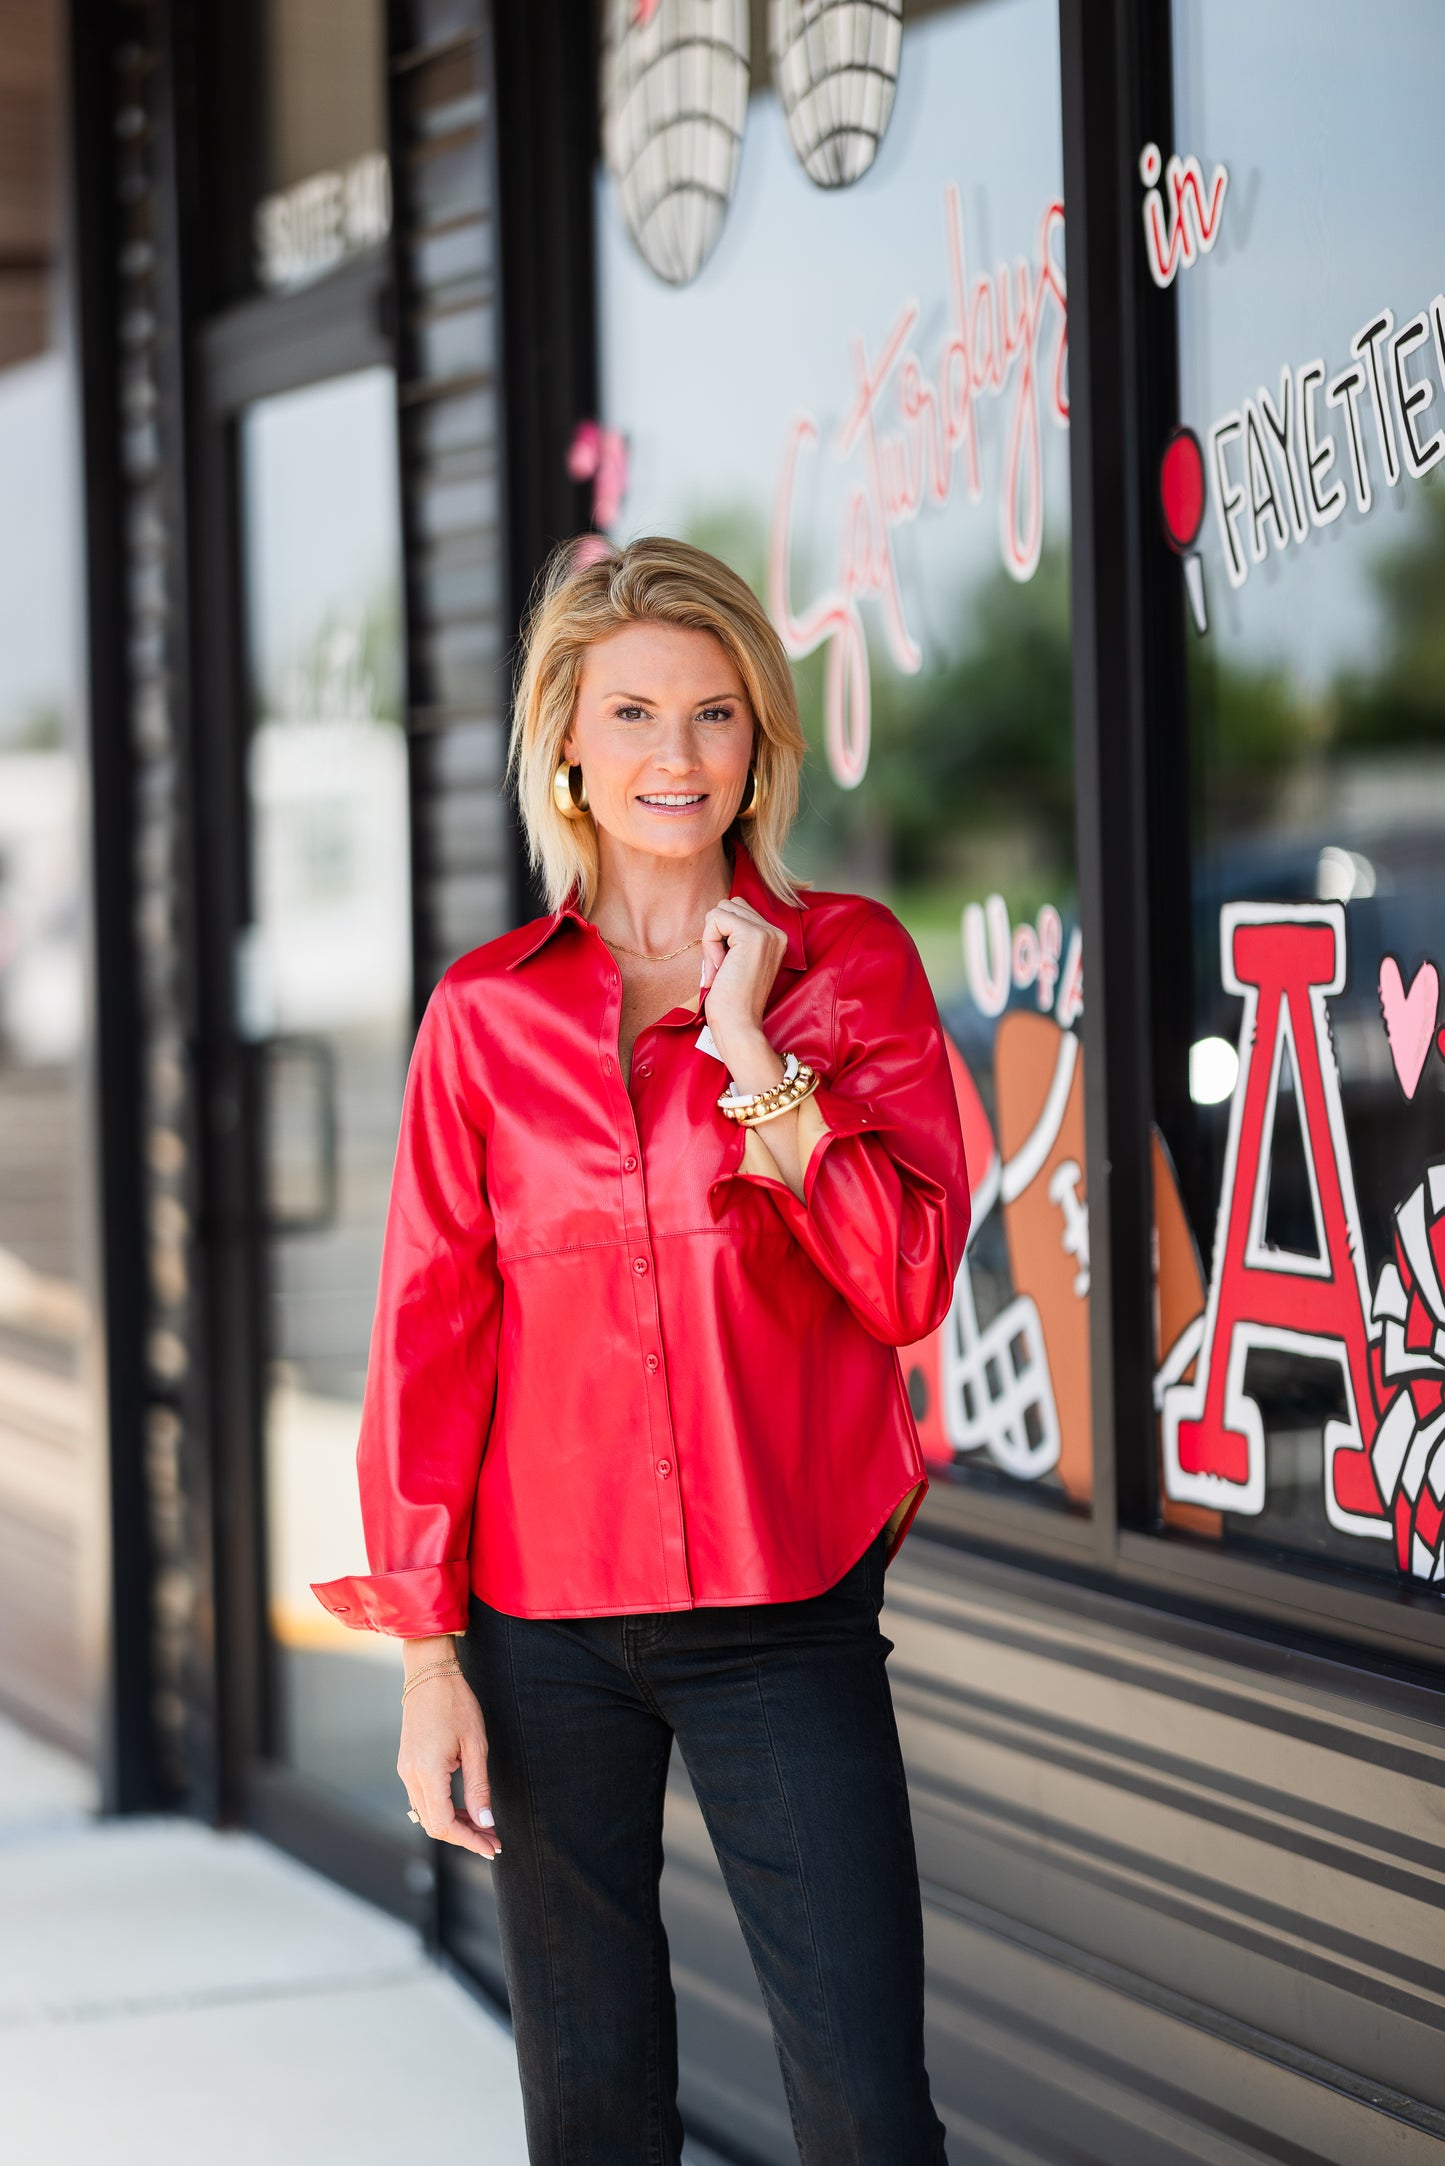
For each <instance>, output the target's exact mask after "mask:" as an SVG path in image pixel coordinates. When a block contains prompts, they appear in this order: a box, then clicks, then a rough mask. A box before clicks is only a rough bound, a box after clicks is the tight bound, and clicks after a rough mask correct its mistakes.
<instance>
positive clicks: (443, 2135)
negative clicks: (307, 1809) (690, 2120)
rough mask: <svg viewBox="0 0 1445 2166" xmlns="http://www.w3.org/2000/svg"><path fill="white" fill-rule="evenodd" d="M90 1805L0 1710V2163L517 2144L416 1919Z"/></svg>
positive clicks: (698, 2165) (510, 2103)
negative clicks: (411, 1924) (395, 1916)
mask: <svg viewBox="0 0 1445 2166" xmlns="http://www.w3.org/2000/svg"><path fill="white" fill-rule="evenodd" d="M95 1805H96V1800H95V1786H94V1783H93V1781H92V1779H91V1776H90V1774H89V1772H88V1770H87V1769H85V1768H84V1767H83V1766H81V1764H80V1763H79V1762H78V1761H76V1760H73V1759H71V1758H70V1757H69V1756H68V1755H67V1754H65V1753H62V1752H57V1751H55V1750H54V1749H53V1748H52V1747H50V1746H48V1745H43V1744H40V1743H39V1742H37V1741H36V1740H35V1739H34V1738H31V1737H29V1736H27V1735H26V1734H25V1733H24V1732H23V1731H22V1730H20V1729H18V1728H16V1727H15V1726H14V1725H13V1724H12V1723H9V1722H7V1721H5V1719H4V1718H3V1717H0V2161H3V2162H4V2166H11V2162H12V2161H13V2162H14V2166H22V2162H24V2166H29V2162H30V2161H32V2160H33V2161H36V2162H42V2161H43V2162H44V2166H197V2161H199V2160H204V2161H205V2166H400V2162H402V2161H406V2160H410V2159H414V2158H418V2157H426V2158H433V2157H435V2158H448V2157H451V2158H458V2159H467V2160H470V2161H476V2162H478V2166H526V2159H527V2149H526V2143H525V2141H524V2137H523V2131H522V2102H521V2095H520V2092H519V2090H518V2086H517V2070H516V2061H515V2057H514V2055H513V2051H512V2038H511V2033H510V2031H509V2030H508V2029H507V2026H506V2025H505V2024H504V2023H502V2022H500V2021H499V2020H498V2019H497V2017H495V2016H493V2015H491V2014H490V2013H489V2012H488V2011H487V2010H486V2009H485V2008H483V2007H481V2006H479V2005H478V2003H477V2002H476V2001H474V2000H473V1999H472V1998H471V1997H470V1996H469V1995H468V1994H467V1993H466V1992H465V1991H464V1990H463V1989H462V1988H461V1987H460V1986H458V1985H457V1984H456V1983H455V1982H454V1981H453V1980H452V1979H450V1978H448V1977H446V1976H445V1975H444V1974H443V1973H442V1972H441V1971H440V1970H438V1969H437V1967H436V1966H435V1964H433V1963H432V1962H431V1961H430V1960H429V1959H428V1957H427V1956H426V1953H425V1951H424V1950H423V1948H422V1946H421V1944H420V1942H419V1941H418V1939H417V1937H416V1935H415V1934H414V1933H412V1932H410V1931H408V1930H407V1928H405V1927H404V1926H401V1925H398V1924H397V1923H396V1922H395V1921H394V1920H392V1919H390V1918H387V1917H384V1916H383V1915H382V1914H381V1913H380V1912H379V1911H375V1910H373V1909H372V1908H371V1907H370V1905H369V1904H366V1903H362V1902H359V1901H357V1899H356V1898H355V1897H353V1896H350V1895H347V1894H345V1893H344V1892H343V1891H342V1890H340V1889H338V1888H336V1887H333V1886H332V1884H331V1883H330V1882H329V1881H327V1880H323V1879H322V1878H320V1877H319V1875H317V1874H315V1873H312V1872H309V1871H308V1870H307V1869H306V1868H305V1867H304V1866H301V1865H298V1864H296V1863H295V1861H294V1860H293V1859H291V1858H288V1857H285V1856H284V1855H283V1854H282V1853H281V1852H280V1851H278V1850H274V1849H273V1848H272V1847H271V1846H270V1845H269V1844H268V1843H263V1842H261V1841H259V1840H258V1839H257V1838H256V1837H254V1836H251V1835H244V1834H230V1833H227V1834H218V1833H217V1832H216V1831H214V1830H213V1829H210V1828H203V1827H199V1826H197V1825H196V1824H195V1823H194V1822H192V1821H186V1820H171V1819H152V1820H110V1821H106V1820H99V1819H97V1818H96V1812H95ZM687 2160H688V2166H722V2162H721V2161H719V2160H716V2159H713V2158H712V2157H711V2155H710V2154H708V2153H704V2152H701V2151H696V2152H695V2151H692V2150H689V2152H688V2154H687Z"/></svg>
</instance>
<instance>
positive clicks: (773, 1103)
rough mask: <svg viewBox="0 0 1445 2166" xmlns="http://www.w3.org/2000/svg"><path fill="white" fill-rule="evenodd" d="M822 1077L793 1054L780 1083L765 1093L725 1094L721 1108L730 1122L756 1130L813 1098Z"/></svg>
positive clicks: (770, 1087)
mask: <svg viewBox="0 0 1445 2166" xmlns="http://www.w3.org/2000/svg"><path fill="white" fill-rule="evenodd" d="M821 1080H822V1078H821V1077H820V1076H819V1074H818V1072H817V1070H816V1069H815V1068H810V1067H809V1066H808V1065H807V1063H806V1061H800V1060H799V1059H798V1056H797V1054H796V1053H790V1054H789V1055H788V1058H787V1062H786V1064H785V1066H784V1070H783V1077H782V1080H781V1082H778V1083H773V1084H770V1085H769V1087H768V1089H767V1090H764V1091H749V1092H748V1093H747V1094H746V1095H745V1096H742V1097H738V1096H735V1095H734V1093H733V1092H731V1091H724V1092H723V1095H722V1096H721V1098H719V1100H718V1106H719V1108H720V1110H721V1111H722V1112H724V1113H725V1114H726V1115H727V1117H728V1119H729V1120H730V1121H736V1122H737V1123H738V1125H739V1126H740V1127H743V1128H757V1127H759V1126H761V1124H762V1123H763V1122H764V1121H774V1120H776V1119H777V1118H778V1116H779V1115H780V1114H783V1113H791V1112H792V1110H793V1108H794V1106H800V1105H801V1104H802V1103H803V1100H804V1099H805V1098H811V1097H812V1095H813V1093H814V1091H815V1090H816V1089H817V1088H818V1085H819V1083H820V1082H821Z"/></svg>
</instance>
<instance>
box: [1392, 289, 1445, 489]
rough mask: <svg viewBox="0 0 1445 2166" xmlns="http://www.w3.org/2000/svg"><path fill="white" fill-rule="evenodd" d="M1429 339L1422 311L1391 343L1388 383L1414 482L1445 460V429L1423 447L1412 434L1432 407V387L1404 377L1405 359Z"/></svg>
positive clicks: (1421, 379) (1425, 379) (1427, 320)
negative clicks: (1420, 419)
mask: <svg viewBox="0 0 1445 2166" xmlns="http://www.w3.org/2000/svg"><path fill="white" fill-rule="evenodd" d="M1429 336H1430V318H1429V316H1428V314H1427V313H1426V311H1425V310H1424V309H1423V308H1422V309H1421V311H1420V313H1419V315H1418V316H1412V317H1411V318H1410V321H1409V322H1408V323H1402V324H1401V326H1400V328H1399V330H1398V331H1397V332H1396V333H1395V336H1394V337H1393V338H1392V339H1391V341H1390V381H1391V384H1392V386H1393V388H1394V393H1395V409H1396V412H1397V413H1398V415H1399V419H1400V442H1401V444H1402V445H1403V447H1404V452H1405V464H1406V466H1408V468H1409V469H1410V472H1411V474H1412V475H1413V476H1414V478H1415V480H1416V481H1418V480H1419V479H1420V477H1421V475H1422V474H1428V473H1429V471H1430V469H1431V467H1432V466H1438V465H1439V463H1440V461H1441V459H1442V458H1445V429H1437V430H1436V431H1435V434H1434V435H1433V436H1432V437H1431V438H1430V439H1429V441H1428V442H1427V443H1424V444H1422V443H1421V442H1420V441H1419V439H1418V437H1417V436H1416V434H1415V419H1414V417H1415V415H1416V414H1423V413H1425V412H1426V411H1427V410H1428V409H1429V408H1430V407H1431V406H1433V405H1434V403H1435V386H1434V384H1433V382H1432V381H1431V379H1430V378H1429V377H1428V376H1417V377H1416V378H1415V379H1414V381H1413V383H1412V382H1408V381H1407V379H1406V376H1405V356H1406V355H1407V354H1411V353H1413V352H1414V351H1415V348H1416V347H1417V346H1423V345H1424V343H1425V341H1426V340H1427V339H1428V338H1429Z"/></svg>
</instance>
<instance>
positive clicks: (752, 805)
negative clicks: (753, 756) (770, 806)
mask: <svg viewBox="0 0 1445 2166" xmlns="http://www.w3.org/2000/svg"><path fill="white" fill-rule="evenodd" d="M763 796H764V790H763V785H762V780H761V777H760V776H759V774H758V771H757V769H756V767H750V768H749V769H748V787H747V795H746V796H745V797H744V799H743V801H742V803H741V804H740V805H739V806H738V810H737V817H738V818H739V819H740V820H755V819H756V818H757V815H758V810H759V807H760V806H761V804H762V802H763Z"/></svg>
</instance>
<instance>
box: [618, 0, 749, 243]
mask: <svg viewBox="0 0 1445 2166" xmlns="http://www.w3.org/2000/svg"><path fill="white" fill-rule="evenodd" d="M750 50H751V47H750V38H749V29H748V0H608V4H607V20H606V31H605V36H604V40H603V48H602V138H603V150H604V153H605V156H606V159H607V166H608V170H609V172H610V173H611V174H612V177H613V179H614V180H615V181H616V183H617V191H618V195H619V197H620V199H621V204H622V214H623V217H624V218H625V219H626V221H627V230H628V232H629V233H630V234H631V235H632V238H633V240H634V241H635V243H636V244H637V248H638V250H639V252H640V254H641V255H642V257H643V260H644V261H645V262H646V263H647V264H648V266H649V267H650V269H652V270H653V271H655V272H656V274H657V276H658V277H659V278H661V279H665V280H666V281H667V283H668V285H670V286H685V285H686V284H687V283H688V281H689V280H690V279H693V278H696V276H697V274H698V272H699V271H700V270H701V269H702V267H703V265H704V264H705V263H706V261H707V259H708V257H709V256H710V255H711V254H712V252H713V249H714V248H715V247H716V246H717V242H718V236H719V235H720V234H721V232H722V227H723V220H724V218H725V217H726V215H727V208H728V205H729V203H730V202H731V201H732V194H733V189H734V186H735V185H736V182H737V174H738V157H739V154H740V152H741V149H742V139H743V124H744V122H745V121H746V119H747V111H748V75H749V61H750Z"/></svg>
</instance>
